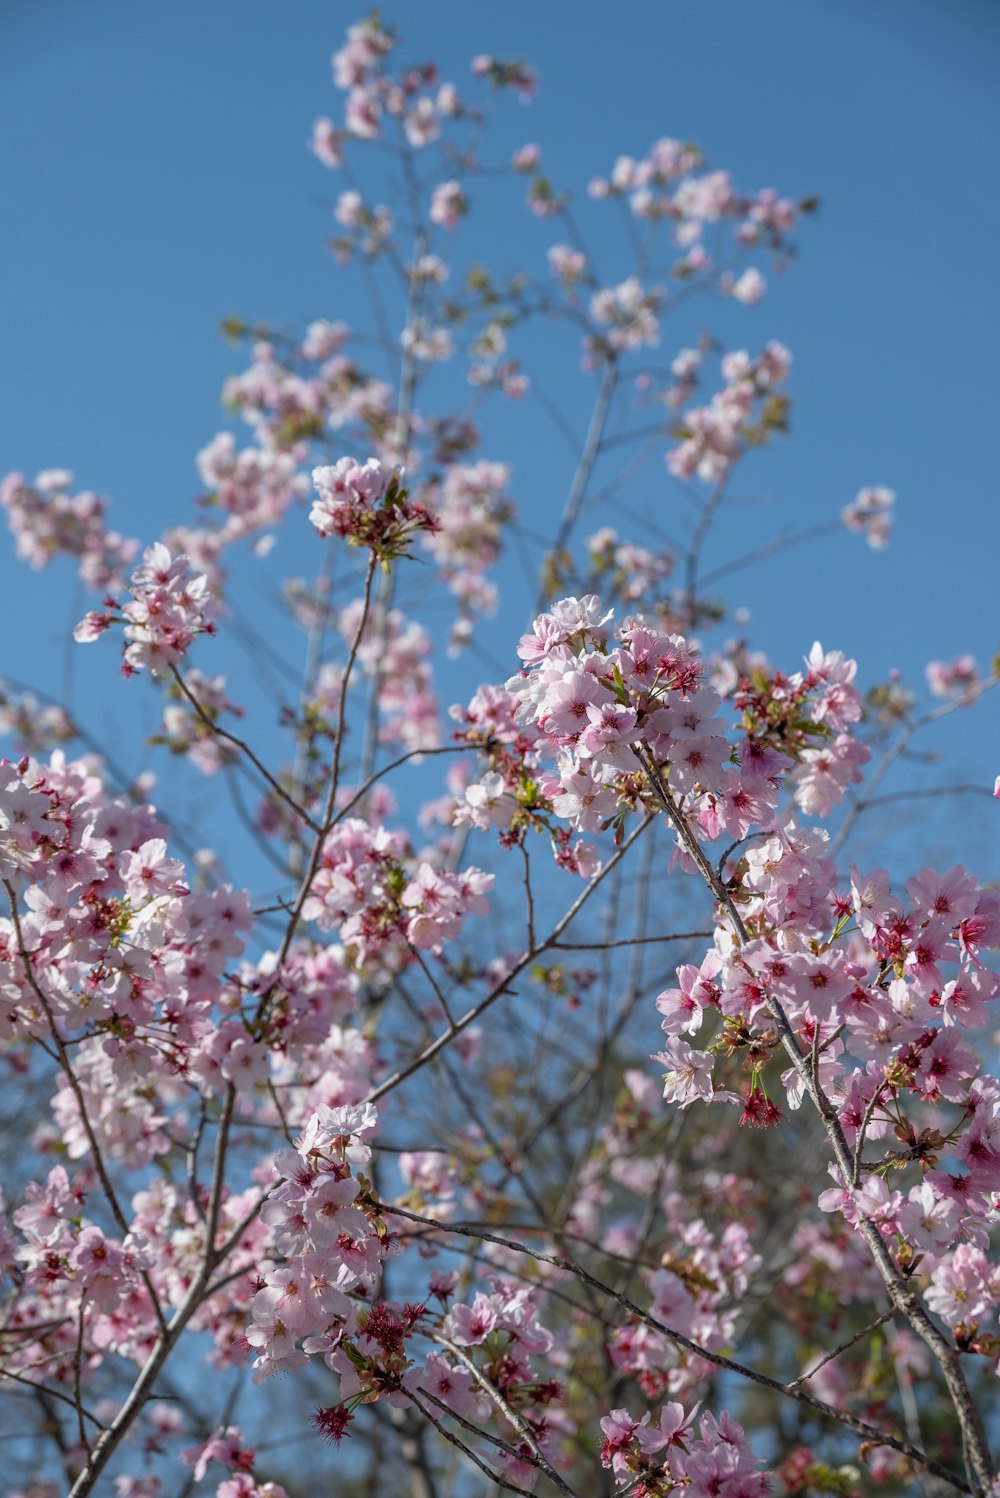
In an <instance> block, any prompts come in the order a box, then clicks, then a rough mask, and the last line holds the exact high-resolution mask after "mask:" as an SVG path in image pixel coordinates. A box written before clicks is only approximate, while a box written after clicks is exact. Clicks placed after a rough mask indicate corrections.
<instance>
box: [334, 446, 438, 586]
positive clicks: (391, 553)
mask: <svg viewBox="0 0 1000 1498" xmlns="http://www.w3.org/2000/svg"><path fill="white" fill-rule="evenodd" d="M312 477H313V484H314V486H315V488H316V492H317V494H318V496H319V498H318V499H315V500H314V501H313V506H312V509H311V510H310V511H309V519H310V520H311V521H312V523H313V525H314V526H315V527H316V529H317V530H318V531H319V534H320V535H321V536H340V537H342V538H343V539H344V540H346V541H347V542H348V543H349V544H350V545H352V546H364V547H367V548H369V549H370V550H371V552H372V554H373V556H375V557H377V558H378V559H379V560H380V561H383V562H385V561H388V560H390V559H392V558H395V557H399V556H403V555H405V553H406V548H407V542H408V538H409V537H410V536H411V535H412V534H413V532H414V531H419V530H434V529H435V528H436V521H435V520H434V518H433V516H432V515H431V514H430V512H429V511H428V509H427V507H426V506H425V505H423V504H421V503H420V502H418V501H415V500H411V499H410V496H409V491H408V490H407V489H406V488H405V487H404V486H403V483H402V478H401V475H400V474H399V473H396V472H394V471H393V470H391V469H388V468H386V467H385V466H384V465H383V464H382V463H380V462H379V461H378V459H377V458H369V459H368V461H367V462H366V463H364V464H360V463H356V462H354V460H353V459H352V458H341V459H340V460H339V462H337V463H333V464H329V465H327V466H326V467H323V468H314V469H313V476H312Z"/></svg>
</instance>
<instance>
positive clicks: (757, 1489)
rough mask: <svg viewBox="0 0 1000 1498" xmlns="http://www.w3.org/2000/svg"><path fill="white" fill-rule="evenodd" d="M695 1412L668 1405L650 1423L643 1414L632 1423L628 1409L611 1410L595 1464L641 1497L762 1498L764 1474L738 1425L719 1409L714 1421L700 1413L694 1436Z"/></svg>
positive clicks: (766, 1484)
mask: <svg viewBox="0 0 1000 1498" xmlns="http://www.w3.org/2000/svg"><path fill="white" fill-rule="evenodd" d="M697 1409H698V1407H697V1406H695V1408H694V1409H693V1410H692V1411H691V1412H690V1413H688V1412H687V1411H685V1409H684V1406H683V1405H682V1404H678V1403H677V1402H676V1401H671V1402H670V1403H669V1404H665V1405H664V1406H663V1408H662V1410H661V1411H660V1418H659V1420H658V1421H657V1423H656V1424H655V1425H654V1424H653V1423H652V1419H651V1416H650V1415H649V1413H648V1412H647V1413H646V1414H644V1415H643V1416H642V1417H641V1418H640V1419H638V1420H636V1419H635V1418H634V1417H633V1416H632V1415H630V1414H629V1412H628V1410H624V1409H621V1410H612V1412H611V1414H610V1415H605V1416H604V1418H603V1419H602V1420H601V1429H602V1430H603V1431H604V1441H603V1443H602V1445H601V1461H602V1462H603V1464H604V1466H605V1467H610V1468H611V1469H612V1471H613V1472H614V1474H615V1480H616V1482H618V1483H619V1484H621V1485H623V1486H624V1485H625V1484H628V1487H629V1492H630V1493H636V1494H639V1495H641V1498H666V1495H667V1494H668V1493H671V1492H673V1491H674V1490H675V1489H677V1488H680V1489H682V1490H683V1491H684V1492H685V1493H687V1494H691V1495H692V1498H709V1495H710V1494H717V1493H726V1494H732V1495H733V1498H764V1494H765V1493H767V1492H769V1491H770V1486H771V1482H770V1476H769V1475H768V1474H767V1473H764V1472H762V1471H761V1470H760V1468H761V1466H762V1463H761V1461H760V1460H759V1458H757V1457H755V1456H754V1454H753V1451H752V1450H751V1447H750V1443H749V1441H748V1440H747V1438H746V1435H745V1433H744V1430H743V1427H742V1426H741V1425H738V1424H737V1423H736V1421H735V1420H734V1419H733V1418H732V1417H731V1416H730V1415H728V1414H727V1413H726V1412H725V1411H723V1412H722V1414H721V1415H719V1417H718V1418H716V1417H715V1416H714V1415H709V1414H704V1415H702V1417H701V1420H700V1421H699V1422H698V1426H697V1429H698V1431H699V1432H700V1434H699V1435H697V1436H696V1435H695V1434H694V1431H695V1424H694V1422H695V1417H696V1415H697Z"/></svg>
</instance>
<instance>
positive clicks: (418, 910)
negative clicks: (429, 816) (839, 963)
mask: <svg viewBox="0 0 1000 1498" xmlns="http://www.w3.org/2000/svg"><path fill="white" fill-rule="evenodd" d="M408 852H409V850H408V844H407V841H406V839H405V837H404V836H403V834H402V833H398V832H390V831H388V829H386V828H384V827H371V826H369V824H368V823H367V822H365V821H362V820H361V818H359V817H347V818H346V819H345V820H344V821H342V822H341V823H340V824H339V826H337V827H336V828H334V830H333V831H332V832H331V833H330V834H329V835H328V837H327V838H326V840H325V842H324V844H323V852H322V856H321V858H320V862H319V866H318V868H317V871H316V874H315V876H314V878H313V881H312V884H311V886H310V890H309V894H308V897H307V898H306V901H305V904H304V905H303V910H302V914H303V916H304V918H305V919H306V920H307V921H315V922H316V923H317V925H318V926H319V928H320V930H321V931H333V930H336V931H337V932H338V934H339V936H340V940H341V941H342V942H343V944H344V946H345V947H347V948H349V949H353V950H354V951H356V952H357V954H358V960H359V962H364V961H366V960H367V959H368V958H369V957H371V956H374V955H375V954H377V953H379V952H381V951H382V949H383V948H386V947H390V948H391V947H394V946H399V944H403V947H404V949H405V947H406V946H407V945H408V946H410V947H415V948H417V949H422V950H427V951H433V952H439V951H440V950H441V948H442V947H443V946H444V944H445V942H448V941H453V940H454V939H455V938H456V937H457V936H458V934H459V932H460V931H461V929H462V926H463V923H464V921H465V919H466V917H467V916H468V915H471V914H479V915H483V914H485V913H486V912H487V911H488V909H489V905H488V903H487V901H486V898H485V896H486V893H487V892H488V890H489V889H490V888H491V887H492V884H493V875H492V874H485V873H483V871H482V870H481V869H477V868H467V869H465V870H463V871H462V873H461V874H456V873H453V872H451V871H450V870H448V869H436V868H434V867H433V866H432V865H431V864H430V863H428V862H426V861H425V862H421V863H419V864H417V865H416V866H414V863H413V860H412V858H411V857H409V856H408Z"/></svg>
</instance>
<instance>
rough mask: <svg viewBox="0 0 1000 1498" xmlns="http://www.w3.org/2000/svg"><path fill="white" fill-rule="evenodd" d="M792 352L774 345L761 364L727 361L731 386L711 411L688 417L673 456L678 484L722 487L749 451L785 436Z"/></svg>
mask: <svg viewBox="0 0 1000 1498" xmlns="http://www.w3.org/2000/svg"><path fill="white" fill-rule="evenodd" d="M791 362H792V357H791V354H790V353H789V352H788V350H787V349H786V348H785V347H784V346H783V345H782V344H780V343H776V342H774V341H773V340H772V341H771V342H770V343H769V344H768V345H767V346H766V348H765V349H764V351H763V353H761V354H760V355H759V356H758V357H757V358H756V359H753V358H751V356H750V355H749V354H748V353H747V352H746V350H745V349H739V350H737V351H736V352H734V353H730V354H726V356H725V357H724V358H723V360H722V376H723V379H724V380H725V382H726V383H725V385H724V386H723V388H722V389H721V390H720V391H718V392H717V393H716V394H715V395H713V396H712V398H711V400H710V401H709V403H708V405H707V406H696V407H691V408H689V409H688V410H686V411H685V412H684V416H683V418H682V422H681V426H680V428H679V431H678V433H677V435H678V436H679V437H680V439H681V440H680V444H679V446H677V447H674V448H671V450H670V452H669V453H668V454H667V467H668V468H669V470H670V472H671V473H672V474H673V476H674V477H675V478H680V479H690V478H699V479H701V481H702V482H703V483H706V484H717V483H719V482H720V480H722V479H724V478H726V476H727V475H728V473H729V471H730V469H731V468H732V466H733V464H734V463H735V462H736V460H737V459H738V458H739V457H741V456H742V454H743V453H744V452H745V451H746V448H747V446H748V445H750V444H753V445H754V446H759V445H760V444H761V442H764V441H766V440H767V439H768V437H769V436H771V435H772V434H773V433H774V432H775V431H779V432H780V431H784V430H785V427H786V424H787V415H788V402H787V399H786V398H785V397H784V396H783V395H780V394H778V393H777V392H778V386H780V385H782V384H784V382H785V380H786V379H787V378H788V372H789V370H790V368H791Z"/></svg>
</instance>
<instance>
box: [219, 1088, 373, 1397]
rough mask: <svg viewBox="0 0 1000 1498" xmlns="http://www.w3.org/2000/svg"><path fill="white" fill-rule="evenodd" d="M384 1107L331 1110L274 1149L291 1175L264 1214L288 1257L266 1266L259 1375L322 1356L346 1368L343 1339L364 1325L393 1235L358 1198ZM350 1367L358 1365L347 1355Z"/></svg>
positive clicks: (256, 1336)
mask: <svg viewBox="0 0 1000 1498" xmlns="http://www.w3.org/2000/svg"><path fill="white" fill-rule="evenodd" d="M377 1122H378V1118H377V1115H376V1112H375V1109H374V1108H373V1107H372V1106H371V1105H370V1104H369V1105H367V1106H366V1107H363V1108H358V1107H343V1108H332V1109H331V1108H322V1109H320V1110H318V1111H317V1112H316V1113H314V1114H312V1116H311V1117H310V1119H309V1120H308V1122H307V1124H306V1127H305V1129H304V1130H303V1132H302V1134H301V1136H300V1137H299V1139H298V1140H297V1142H296V1146H295V1148H294V1149H287V1150H282V1151H281V1152H280V1153H279V1154H278V1155H276V1156H275V1157H274V1170H275V1173H276V1174H277V1175H279V1176H280V1177H282V1183H281V1185H279V1186H278V1187H277V1188H276V1189H275V1190H273V1191H271V1192H270V1194H269V1195H268V1198H267V1201H266V1202H265V1203H264V1205H263V1207H262V1208H261V1221H262V1222H264V1223H265V1224H266V1225H267V1227H268V1228H269V1229H270V1230H271V1241H272V1243H273V1251H274V1252H275V1253H276V1254H278V1255H280V1258H281V1261H282V1262H281V1263H280V1264H279V1263H277V1262H276V1263H274V1264H273V1266H270V1267H267V1266H263V1273H262V1274H261V1275H260V1283H259V1288H258V1289H257V1291H256V1293H255V1295H254V1297H253V1302H252V1321H251V1323H250V1327H249V1329H248V1331H247V1333H246V1338H247V1342H248V1343H249V1345H250V1346H251V1347H252V1348H255V1349H256V1357H255V1359H254V1365H253V1367H254V1382H255V1383H260V1382H261V1381H262V1380H263V1379H266V1378H270V1377H271V1376H272V1374H274V1373H278V1372H281V1371H288V1370H292V1369H295V1368H301V1367H303V1366H304V1365H305V1363H306V1362H307V1361H308V1359H309V1357H310V1355H312V1354H321V1355H323V1356H324V1357H326V1358H327V1360H328V1361H330V1362H331V1366H337V1359H338V1352H340V1348H341V1343H342V1342H343V1341H344V1340H345V1339H347V1338H349V1337H350V1336H351V1335H352V1333H356V1332H357V1330H358V1329H359V1328H358V1323H357V1319H356V1318H357V1304H356V1302H355V1301H352V1300H351V1299H350V1298H349V1294H350V1292H351V1291H352V1290H354V1289H356V1288H357V1287H358V1286H359V1285H366V1286H372V1285H374V1283H375V1281H376V1278H377V1275H378V1269H379V1265H380V1263H381V1261H382V1258H383V1256H384V1253H385V1249H386V1242H385V1234H384V1231H383V1233H382V1234H380V1233H379V1231H378V1230H377V1226H372V1223H371V1222H370V1221H369V1218H368V1216H367V1215H366V1214H365V1212H364V1211H363V1210H362V1209H361V1208H360V1207H358V1206H355V1205H354V1203H355V1202H356V1200H357V1198H358V1196H359V1193H360V1192H361V1189H362V1186H361V1182H360V1181H359V1179H358V1177H357V1174H356V1171H355V1167H357V1166H358V1165H364V1164H366V1163H367V1162H368V1161H369V1160H370V1159H371V1149H370V1147H369V1145H368V1144H367V1143H365V1142H364V1136H365V1135H366V1134H370V1133H371V1132H372V1130H374V1129H375V1127H376V1125H377ZM341 1356H342V1357H343V1360H344V1363H345V1364H346V1366H347V1367H351V1366H352V1364H351V1362H350V1360H349V1358H348V1357H347V1355H346V1353H341Z"/></svg>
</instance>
